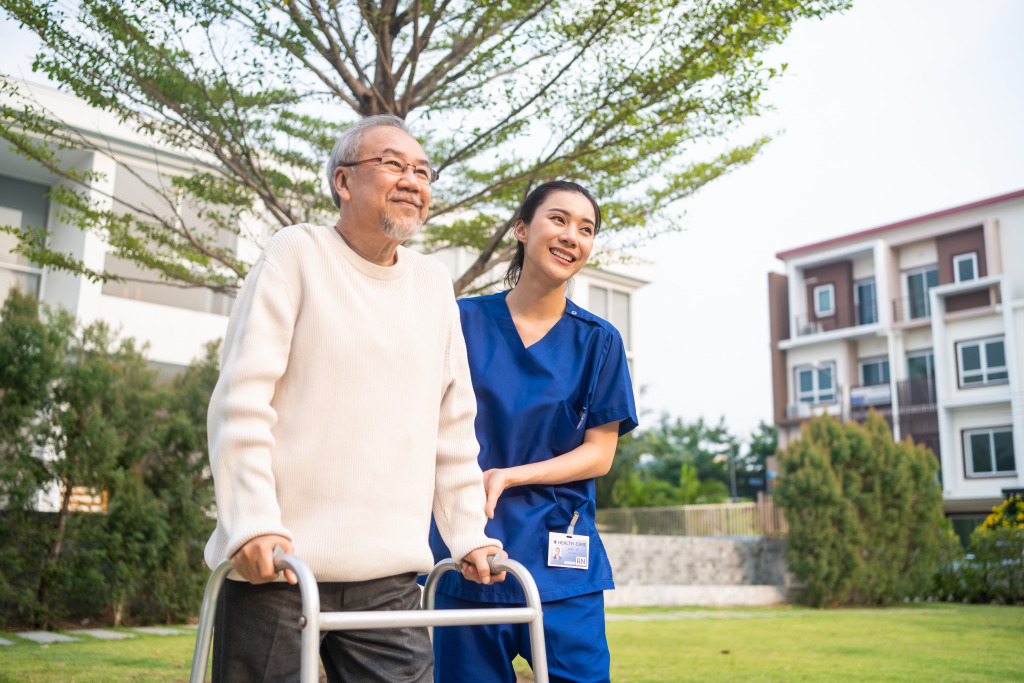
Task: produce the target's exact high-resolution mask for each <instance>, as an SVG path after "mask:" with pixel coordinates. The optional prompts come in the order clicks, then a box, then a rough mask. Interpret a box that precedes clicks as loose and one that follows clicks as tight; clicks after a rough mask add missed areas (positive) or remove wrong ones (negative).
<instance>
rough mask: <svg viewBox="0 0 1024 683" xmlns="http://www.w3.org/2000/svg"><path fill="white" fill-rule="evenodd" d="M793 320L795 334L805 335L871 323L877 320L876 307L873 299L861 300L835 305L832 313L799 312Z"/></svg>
mask: <svg viewBox="0 0 1024 683" xmlns="http://www.w3.org/2000/svg"><path fill="white" fill-rule="evenodd" d="M793 320H794V322H795V323H796V336H798V337H805V336H807V335H811V334H820V333H821V332H827V331H829V330H838V329H846V328H850V327H860V326H861V325H871V324H873V323H876V322H878V308H877V306H876V305H875V302H874V300H872V301H862V302H860V303H858V304H856V305H854V306H837V307H836V310H835V312H834V313H833V314H832V315H826V316H818V315H815V314H814V313H800V314H799V315H797V316H795V317H794V319H793Z"/></svg>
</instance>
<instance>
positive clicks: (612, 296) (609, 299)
mask: <svg viewBox="0 0 1024 683" xmlns="http://www.w3.org/2000/svg"><path fill="white" fill-rule="evenodd" d="M589 296H590V301H589V302H588V306H589V308H590V312H591V313H593V314H594V315H596V316H597V317H598V318H603V319H605V320H607V321H608V322H610V323H611V324H612V325H614V326H615V329H617V330H618V331H619V334H620V335H622V344H623V345H624V346H625V347H626V352H627V356H628V355H629V353H630V352H631V351H632V350H633V343H632V338H633V334H632V329H631V325H630V320H631V317H630V310H629V309H630V306H631V301H630V295H629V292H622V291H619V290H617V289H610V288H608V287H599V286H597V285H590V294H589Z"/></svg>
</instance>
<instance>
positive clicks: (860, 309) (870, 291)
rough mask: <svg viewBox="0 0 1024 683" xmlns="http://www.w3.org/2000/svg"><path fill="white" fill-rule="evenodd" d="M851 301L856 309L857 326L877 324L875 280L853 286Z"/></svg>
mask: <svg viewBox="0 0 1024 683" xmlns="http://www.w3.org/2000/svg"><path fill="white" fill-rule="evenodd" d="M853 299H854V304H855V305H856V307H857V324H858V325H870V324H871V323H876V322H878V305H877V304H876V303H875V280H874V278H872V279H870V280H861V281H860V282H857V283H855V284H854V285H853Z"/></svg>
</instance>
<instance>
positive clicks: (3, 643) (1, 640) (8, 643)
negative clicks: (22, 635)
mask: <svg viewBox="0 0 1024 683" xmlns="http://www.w3.org/2000/svg"><path fill="white" fill-rule="evenodd" d="M4 645H14V643H12V642H11V641H9V640H5V639H3V638H0V647H3V646H4Z"/></svg>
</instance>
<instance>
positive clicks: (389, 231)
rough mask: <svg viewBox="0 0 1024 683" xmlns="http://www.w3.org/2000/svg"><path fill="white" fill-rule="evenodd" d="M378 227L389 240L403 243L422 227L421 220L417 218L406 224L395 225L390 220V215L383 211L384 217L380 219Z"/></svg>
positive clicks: (392, 220)
mask: <svg viewBox="0 0 1024 683" xmlns="http://www.w3.org/2000/svg"><path fill="white" fill-rule="evenodd" d="M380 227H381V230H382V231H383V232H384V234H385V235H387V236H388V237H390V238H391V239H393V240H398V241H399V242H404V241H406V240H408V239H410V238H412V236H413V235H415V234H416V233H418V232H419V231H420V228H422V227H423V220H422V219H420V218H417V219H416V220H415V221H411V222H408V223H396V222H395V221H394V219H392V218H391V214H389V213H388V212H386V211H385V212H384V216H383V217H382V218H381V219H380Z"/></svg>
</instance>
